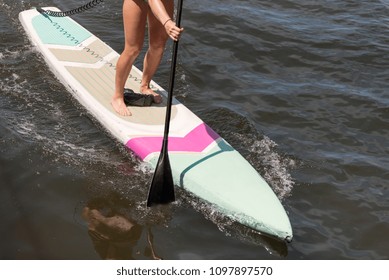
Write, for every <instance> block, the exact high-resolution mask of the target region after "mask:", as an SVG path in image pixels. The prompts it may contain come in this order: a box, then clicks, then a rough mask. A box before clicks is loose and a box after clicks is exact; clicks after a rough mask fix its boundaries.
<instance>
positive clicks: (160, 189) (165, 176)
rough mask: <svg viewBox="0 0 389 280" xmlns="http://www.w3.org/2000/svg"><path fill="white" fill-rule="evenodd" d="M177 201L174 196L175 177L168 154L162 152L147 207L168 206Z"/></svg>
mask: <svg viewBox="0 0 389 280" xmlns="http://www.w3.org/2000/svg"><path fill="white" fill-rule="evenodd" d="M175 200H176V197H175V195H174V183H173V175H172V170H171V167H170V161H169V157H168V154H167V153H165V152H162V153H161V155H160V156H159V159H158V163H157V167H156V168H155V171H154V176H153V180H152V181H151V185H150V190H149V197H148V199H147V207H150V206H153V205H157V204H168V203H170V202H173V201H175Z"/></svg>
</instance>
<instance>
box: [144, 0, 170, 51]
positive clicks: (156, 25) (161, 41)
mask: <svg viewBox="0 0 389 280" xmlns="http://www.w3.org/2000/svg"><path fill="white" fill-rule="evenodd" d="M162 3H163V4H164V5H165V9H166V11H167V13H168V14H169V16H170V17H171V18H173V12H174V0H162ZM148 28H149V41H150V45H151V46H155V47H163V46H164V45H165V43H166V41H167V39H168V37H169V36H168V34H167V33H166V31H165V27H164V26H163V25H162V23H160V22H159V21H158V19H157V18H156V17H155V16H154V14H153V12H152V11H151V9H150V8H149V11H148Z"/></svg>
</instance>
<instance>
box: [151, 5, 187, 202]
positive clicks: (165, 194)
mask: <svg viewBox="0 0 389 280" xmlns="http://www.w3.org/2000/svg"><path fill="white" fill-rule="evenodd" d="M182 2H183V0H178V3H177V20H176V25H177V27H180V26H181V13H182ZM177 50H178V40H177V41H174V43H173V54H172V64H171V70H170V83H169V93H168V99H167V105H166V118H165V132H164V135H163V143H162V149H161V153H160V155H159V159H158V162H157V166H156V168H155V171H154V176H153V180H152V181H151V185H150V190H149V196H148V198H147V207H150V206H153V205H157V204H167V203H170V202H173V201H174V200H175V199H176V198H175V195H174V182H173V175H172V170H171V167H170V161H169V155H168V139H169V126H170V115H171V107H172V100H173V87H174V77H175V74H176V61H177Z"/></svg>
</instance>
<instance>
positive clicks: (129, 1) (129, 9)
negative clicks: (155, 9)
mask: <svg viewBox="0 0 389 280" xmlns="http://www.w3.org/2000/svg"><path fill="white" fill-rule="evenodd" d="M148 9H149V7H148V5H147V3H145V1H144V0H124V1H123V24H124V36H125V44H126V46H134V45H139V44H143V40H144V36H145V29H146V20H147V14H148Z"/></svg>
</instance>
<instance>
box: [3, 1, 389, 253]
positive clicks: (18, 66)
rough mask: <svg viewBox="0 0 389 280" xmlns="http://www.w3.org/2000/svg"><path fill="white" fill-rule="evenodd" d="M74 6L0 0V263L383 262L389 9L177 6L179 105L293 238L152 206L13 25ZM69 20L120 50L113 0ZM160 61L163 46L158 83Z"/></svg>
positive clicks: (130, 164)
mask: <svg viewBox="0 0 389 280" xmlns="http://www.w3.org/2000/svg"><path fill="white" fill-rule="evenodd" d="M79 4H80V2H79V1H75V0H70V1H60V0H57V1H20V0H18V1H8V0H0V18H1V21H0V258H1V259H100V258H135V259H152V258H154V257H161V258H163V259H388V257H389V253H388V252H389V243H388V242H387V240H386V238H387V236H388V235H389V199H388V197H389V187H388V180H389V160H388V156H389V145H388V139H389V109H388V106H389V94H388V90H389V69H388V68H389V67H388V65H389V55H388V53H389V31H388V27H389V20H388V18H389V1H383V0H382V1H378V0H374V1H356V0H353V1H351V0H347V1H344V0H342V1H308V0H296V1H289V0H284V1H258V0H251V1H249V0H248V1H230V0H224V1H220V0H214V1H204V0H198V1H185V3H184V12H183V22H182V24H183V25H184V27H185V34H184V36H183V38H182V40H181V43H180V49H179V66H178V70H177V71H178V73H177V89H176V97H177V98H178V99H179V100H180V101H181V102H182V103H184V104H185V105H186V106H187V107H188V108H190V109H191V110H192V111H194V112H195V113H196V114H197V115H198V116H200V117H201V118H202V119H203V120H204V121H205V122H207V123H208V124H209V125H210V126H211V127H212V128H213V129H214V130H216V131H217V132H218V133H219V134H220V135H221V136H223V137H224V138H225V139H226V140H227V141H228V142H230V143H231V144H232V145H233V146H234V147H235V148H236V149H237V150H239V151H240V152H241V153H242V154H243V155H244V156H245V157H246V158H247V159H248V160H249V161H250V162H251V163H252V164H253V165H254V167H255V168H256V169H257V170H258V171H259V172H260V173H261V174H262V175H263V177H264V178H265V179H266V180H267V181H268V182H269V184H270V185H271V186H272V188H273V189H274V191H275V192H276V194H277V195H278V196H279V197H280V199H281V200H282V203H283V205H284V207H285V209H286V210H287V212H288V214H289V217H290V219H291V223H292V226H293V230H294V240H293V242H292V243H290V244H283V243H279V242H275V241H274V240H270V239H268V238H265V237H263V236H261V235H259V234H258V233H255V232H252V231H250V230H248V229H246V228H244V227H242V226H241V225H239V224H235V223H232V222H231V221H230V220H228V219H227V218H225V217H223V216H222V215H220V214H218V213H217V212H216V211H215V210H214V209H213V208H212V206H210V205H207V204H206V203H203V202H201V201H198V200H197V199H195V198H192V197H190V196H189V195H188V194H187V193H185V192H182V191H180V190H179V191H178V201H177V202H176V203H174V204H173V205H171V206H170V207H167V208H163V209H155V210H149V209H147V208H146V207H145V198H146V196H147V189H148V185H149V182H150V180H151V176H152V172H151V171H150V170H148V168H147V167H146V166H145V165H144V164H142V163H140V162H139V161H138V160H137V159H136V158H134V157H133V155H132V154H131V153H130V152H128V151H127V150H125V149H124V148H122V147H121V145H120V144H119V143H117V142H116V141H114V140H113V139H112V138H111V137H110V136H109V135H108V134H107V133H106V132H105V131H104V129H102V128H101V127H100V125H98V124H97V123H96V122H94V121H93V120H92V119H91V118H90V116H89V115H88V114H87V112H85V110H84V109H83V108H81V107H80V106H79V105H78V104H77V102H76V101H75V100H73V99H72V97H71V96H70V94H69V93H68V92H67V91H66V89H65V88H64V87H63V86H62V85H61V83H60V82H59V81H57V80H56V79H55V78H54V76H53V74H52V73H51V72H50V71H49V69H48V67H47V66H46V64H45V63H44V61H43V60H42V58H41V57H40V56H39V54H38V53H37V52H36V51H35V50H34V48H33V47H32V46H31V44H30V43H29V41H28V39H27V37H26V36H25V34H24V31H23V29H22V27H21V26H20V23H19V21H18V18H17V16H18V13H19V12H20V11H22V10H25V9H29V8H31V7H40V6H57V7H59V8H61V9H62V10H68V9H71V8H74V7H77V6H78V5H79ZM74 19H76V20H77V21H78V22H80V23H81V24H82V25H83V26H85V27H86V28H87V29H89V30H90V31H91V32H92V33H94V34H96V35H97V36H99V37H100V38H101V39H103V40H104V41H105V42H107V43H108V44H109V45H111V46H112V47H113V48H114V49H116V50H117V51H118V52H120V51H121V49H122V46H123V33H122V22H121V1H108V0H107V1H105V3H104V4H103V5H101V6H99V7H98V8H95V9H94V10H91V11H89V12H86V13H84V14H81V15H77V16H74ZM169 58H170V45H169V46H168V50H167V51H166V56H165V58H164V59H163V62H162V64H161V67H160V68H159V72H158V73H157V76H156V77H155V80H156V81H157V82H158V83H159V84H161V85H162V86H163V87H165V88H167V83H168V77H169V69H170V67H169V66H170V64H169ZM141 61H142V59H139V60H138V61H137V63H136V64H137V66H138V67H141ZM88 231H89V233H88Z"/></svg>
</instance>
